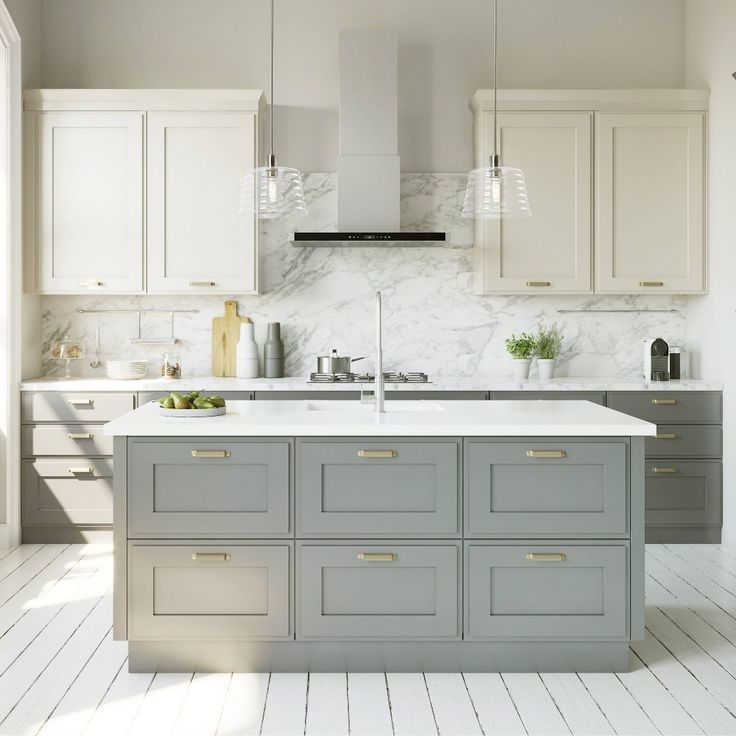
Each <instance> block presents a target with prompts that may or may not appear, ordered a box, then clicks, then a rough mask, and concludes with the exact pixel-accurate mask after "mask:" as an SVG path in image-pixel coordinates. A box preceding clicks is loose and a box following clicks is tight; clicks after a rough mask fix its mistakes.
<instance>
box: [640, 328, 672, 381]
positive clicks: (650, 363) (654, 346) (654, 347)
mask: <svg viewBox="0 0 736 736" xmlns="http://www.w3.org/2000/svg"><path fill="white" fill-rule="evenodd" d="M642 377H643V378H644V381H645V382H646V383H650V382H653V381H669V380H670V346H669V345H668V344H667V342H666V341H665V340H663V339H662V338H661V337H655V338H654V339H652V340H644V370H643V375H642Z"/></svg>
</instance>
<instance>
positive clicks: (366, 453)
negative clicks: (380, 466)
mask: <svg viewBox="0 0 736 736" xmlns="http://www.w3.org/2000/svg"><path fill="white" fill-rule="evenodd" d="M398 454H399V453H398V451H397V450H358V457H396V456H397V455H398Z"/></svg>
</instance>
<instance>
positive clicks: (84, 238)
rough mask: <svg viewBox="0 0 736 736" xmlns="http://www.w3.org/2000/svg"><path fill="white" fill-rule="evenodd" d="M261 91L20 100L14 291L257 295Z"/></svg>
mask: <svg viewBox="0 0 736 736" xmlns="http://www.w3.org/2000/svg"><path fill="white" fill-rule="evenodd" d="M262 104H263V94H262V92H261V90H215V89H213V90H185V89H179V90H155V89H150V90H148V89H145V90H93V89H89V90H26V91H25V93H24V110H25V120H24V134H25V143H24V173H25V179H26V183H25V185H24V209H25V214H24V241H25V255H24V261H25V268H24V271H25V273H24V280H25V290H26V292H30V293H40V294H83V293H88V292H95V293H111V294H115V293H117V294H121V293H131V294H141V293H149V294H163V293H209V294H223V293H224V294H255V293H257V291H258V228H257V220H256V218H255V215H254V212H253V208H252V207H251V208H250V209H246V210H245V211H244V212H241V211H240V209H241V187H242V183H243V177H244V175H245V174H246V172H247V171H248V170H250V169H252V168H253V167H254V166H256V165H257V161H258V144H259V127H260V123H259V120H260V115H261V110H262Z"/></svg>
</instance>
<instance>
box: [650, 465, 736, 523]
mask: <svg viewBox="0 0 736 736" xmlns="http://www.w3.org/2000/svg"><path fill="white" fill-rule="evenodd" d="M672 471H674V472H672ZM722 495H723V480H722V466H721V463H719V462H689V461H687V462H671V461H670V460H667V459H663V460H662V461H658V460H653V459H647V464H646V524H647V526H680V527H682V526H711V525H720V523H721V520H722Z"/></svg>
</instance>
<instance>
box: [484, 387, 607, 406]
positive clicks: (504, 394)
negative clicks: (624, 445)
mask: <svg viewBox="0 0 736 736" xmlns="http://www.w3.org/2000/svg"><path fill="white" fill-rule="evenodd" d="M491 398H492V399H493V400H494V401H499V400H500V401H503V400H506V401H517V400H526V401H534V400H541V401H592V402H593V403H594V404H600V405H601V406H603V405H604V404H605V403H606V400H605V394H604V393H603V391H494V392H493V393H492V394H491Z"/></svg>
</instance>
